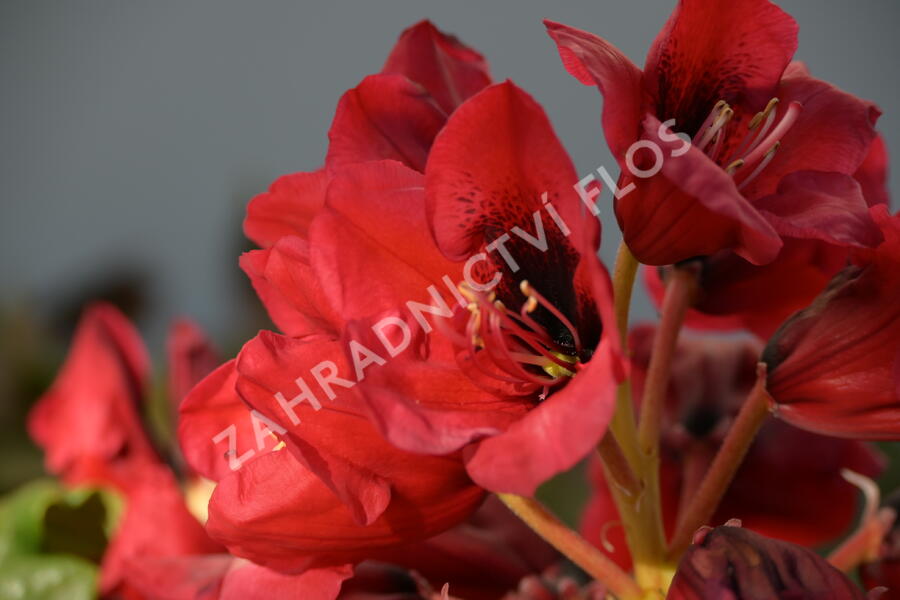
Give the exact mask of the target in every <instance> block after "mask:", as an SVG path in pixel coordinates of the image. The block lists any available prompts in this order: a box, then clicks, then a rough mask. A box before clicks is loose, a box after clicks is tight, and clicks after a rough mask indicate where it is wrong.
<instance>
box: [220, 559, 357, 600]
mask: <svg viewBox="0 0 900 600" xmlns="http://www.w3.org/2000/svg"><path fill="white" fill-rule="evenodd" d="M352 576H353V568H352V567H351V566H350V565H340V566H336V567H328V568H322V569H309V570H308V571H305V572H303V573H300V574H299V575H286V574H284V573H278V572H277V571H272V570H270V569H266V568H265V567H261V566H259V565H254V564H252V563H249V564H241V563H240V562H238V563H237V564H236V565H235V568H232V569H231V570H230V571H228V573H227V574H226V575H225V578H224V580H223V581H222V590H221V592H220V594H219V598H218V600H246V599H247V598H253V597H254V596H257V595H259V594H260V593H263V594H264V595H265V597H266V599H267V600H293V599H294V598H303V600H335V599H336V598H337V597H338V595H339V593H340V591H341V584H342V583H343V582H344V581H345V580H347V579H349V578H350V577H352Z"/></svg>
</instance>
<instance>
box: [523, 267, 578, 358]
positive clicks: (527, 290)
mask: <svg viewBox="0 0 900 600" xmlns="http://www.w3.org/2000/svg"><path fill="white" fill-rule="evenodd" d="M519 289H520V290H521V291H522V293H523V294H524V295H525V296H526V297H528V298H535V299H536V300H537V302H538V303H539V304H540V305H541V306H543V307H544V308H545V309H547V311H548V312H550V314H552V315H553V316H554V317H556V318H557V319H559V322H560V323H562V324H563V326H564V327H566V329H568V330H569V333H571V334H572V340H573V341H574V342H575V351H576V352H579V353H580V352H581V338H580V337H579V336H578V330H577V329H576V328H575V326H574V325H572V322H571V321H569V319H568V318H567V317H566V315H564V314H562V312H560V310H559V309H558V308H556V307H555V306H553V304H551V303H550V302H548V301H547V299H546V298H544V297H543V296H542V295H541V294H540V293H539V292H538V291H537V290H536V289H534V288H533V287H531V285H530V284H529V283H528V281H527V280H525V279H523V280H522V282H521V283H520V284H519Z"/></svg>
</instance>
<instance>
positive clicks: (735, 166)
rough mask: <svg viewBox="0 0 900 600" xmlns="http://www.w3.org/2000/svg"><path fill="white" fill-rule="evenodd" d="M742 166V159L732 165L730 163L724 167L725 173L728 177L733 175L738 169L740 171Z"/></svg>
mask: <svg viewBox="0 0 900 600" xmlns="http://www.w3.org/2000/svg"><path fill="white" fill-rule="evenodd" d="M743 166H744V159H743V158H739V159H737V160H736V161H734V162H733V163H731V164H730V165H728V166H727V167H725V172H726V173H728V174H729V175H733V174H734V172H735V171H737V170H738V169H740V168H741V167H743Z"/></svg>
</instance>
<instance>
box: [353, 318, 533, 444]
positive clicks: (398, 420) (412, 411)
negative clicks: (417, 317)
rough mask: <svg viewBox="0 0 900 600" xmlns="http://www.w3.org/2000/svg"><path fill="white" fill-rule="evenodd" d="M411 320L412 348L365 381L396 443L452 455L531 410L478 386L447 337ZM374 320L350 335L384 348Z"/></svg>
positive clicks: (378, 419)
mask: <svg viewBox="0 0 900 600" xmlns="http://www.w3.org/2000/svg"><path fill="white" fill-rule="evenodd" d="M382 316H383V317H390V316H394V317H395V318H398V319H399V318H400V317H399V316H396V315H392V314H386V315H382ZM382 316H379V319H380V318H381V317H382ZM410 321H412V319H411V318H407V319H406V321H405V322H407V323H408V327H409V329H410V331H412V332H414V333H413V334H412V336H411V340H410V343H409V348H407V349H406V350H404V351H403V352H402V353H401V354H398V355H397V356H396V357H394V358H392V359H390V360H388V361H387V362H386V363H385V364H384V365H381V366H377V367H373V368H372V369H370V370H369V371H366V373H365V380H363V381H361V382H360V385H359V392H360V396H361V397H362V398H364V399H365V401H366V402H367V403H368V405H369V407H370V408H371V415H372V420H373V421H374V423H375V424H376V425H377V426H378V428H379V430H380V431H381V432H382V433H383V434H384V436H385V437H386V438H387V439H388V440H389V441H390V442H391V443H393V444H394V445H396V446H397V447H399V448H403V449H404V450H409V451H411V452H420V453H426V454H447V453H450V452H454V451H456V450H458V449H460V448H461V447H463V446H464V445H466V444H468V443H471V442H473V441H477V440H479V439H481V438H484V437H486V436H490V435H496V434H498V433H500V432H502V431H503V430H505V429H506V427H508V426H509V425H510V423H512V422H513V421H514V420H516V419H518V418H521V416H522V415H523V414H524V413H525V412H526V411H527V410H528V402H527V401H525V400H522V399H517V398H503V397H497V396H493V395H491V394H489V393H488V392H486V391H484V390H482V389H481V388H479V387H476V385H475V383H474V382H473V381H472V380H471V379H470V378H469V377H468V376H467V375H466V374H465V373H464V372H463V371H461V370H460V368H459V365H458V364H457V362H456V358H455V356H456V352H455V351H454V349H453V347H452V345H451V344H450V342H449V341H448V340H447V339H446V338H445V337H444V335H443V334H442V333H441V332H440V331H436V332H433V333H432V334H431V335H430V336H429V335H427V334H425V333H424V332H423V331H422V329H421V327H419V326H418V325H417V324H416V323H415V322H410ZM374 322H375V319H373V320H372V321H368V322H353V323H350V324H349V325H348V330H347V335H348V338H349V339H353V340H356V341H358V342H359V343H361V344H363V345H364V346H365V347H367V348H373V349H375V348H379V349H380V348H381V343H380V342H379V341H378V340H377V338H376V337H375V334H374V333H373V331H372V329H371V328H370V327H367V326H368V325H371V324H372V323H374Z"/></svg>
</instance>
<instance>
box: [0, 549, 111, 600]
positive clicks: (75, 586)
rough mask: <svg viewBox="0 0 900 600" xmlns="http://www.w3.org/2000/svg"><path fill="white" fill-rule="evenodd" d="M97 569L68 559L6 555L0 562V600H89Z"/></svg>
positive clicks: (70, 558) (92, 596) (93, 587)
mask: <svg viewBox="0 0 900 600" xmlns="http://www.w3.org/2000/svg"><path fill="white" fill-rule="evenodd" d="M96 585H97V568H96V567H95V566H93V565H91V564H90V563H88V562H87V561H84V560H81V559H79V558H75V557H70V556H50V555H45V556H10V557H7V559H6V560H5V561H3V562H2V563H0V600H82V599H83V600H90V599H92V598H95V597H96V595H97V594H96Z"/></svg>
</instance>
